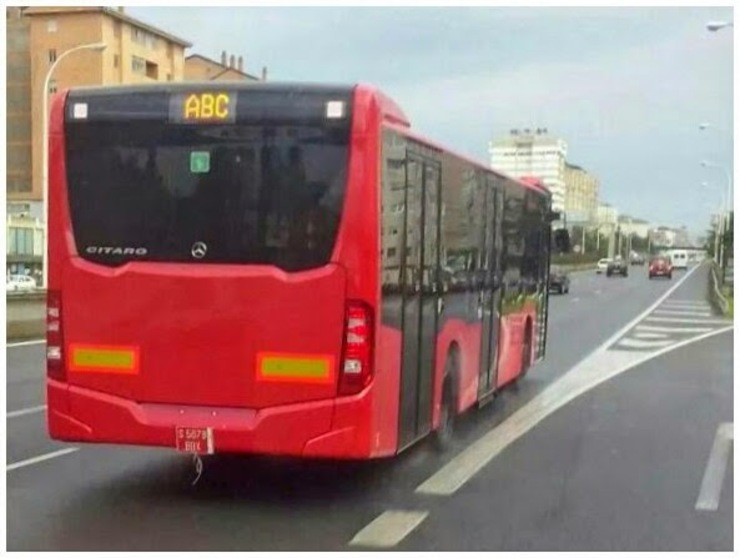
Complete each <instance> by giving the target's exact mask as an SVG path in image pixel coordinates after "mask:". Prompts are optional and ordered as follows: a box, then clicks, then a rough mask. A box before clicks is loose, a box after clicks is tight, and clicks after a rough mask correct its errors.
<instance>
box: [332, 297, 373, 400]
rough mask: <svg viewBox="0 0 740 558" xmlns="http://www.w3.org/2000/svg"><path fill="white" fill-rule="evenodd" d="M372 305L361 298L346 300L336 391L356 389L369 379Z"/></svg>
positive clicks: (371, 344)
mask: <svg viewBox="0 0 740 558" xmlns="http://www.w3.org/2000/svg"><path fill="white" fill-rule="evenodd" d="M373 332H374V329H373V317H372V309H371V308H370V307H369V306H368V305H367V304H365V303H364V302H359V301H350V302H348V303H347V309H346V314H345V324H344V351H343V354H342V368H341V369H340V375H339V394H340V395H352V394H354V393H359V392H360V391H362V389H363V388H365V387H366V386H367V385H368V384H369V383H370V380H371V379H372V352H373V351H372V349H373Z"/></svg>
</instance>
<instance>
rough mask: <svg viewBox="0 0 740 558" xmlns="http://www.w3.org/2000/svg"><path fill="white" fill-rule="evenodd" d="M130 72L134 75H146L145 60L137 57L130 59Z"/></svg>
mask: <svg viewBox="0 0 740 558" xmlns="http://www.w3.org/2000/svg"><path fill="white" fill-rule="evenodd" d="M131 71H132V72H134V73H135V74H145V73H146V60H144V59H143V58H140V57H138V56H134V57H132V58H131Z"/></svg>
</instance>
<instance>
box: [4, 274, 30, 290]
mask: <svg viewBox="0 0 740 558" xmlns="http://www.w3.org/2000/svg"><path fill="white" fill-rule="evenodd" d="M35 288H36V279H34V278H33V277H29V276H28V275H8V277H6V279H5V290H6V291H32V290H34V289H35Z"/></svg>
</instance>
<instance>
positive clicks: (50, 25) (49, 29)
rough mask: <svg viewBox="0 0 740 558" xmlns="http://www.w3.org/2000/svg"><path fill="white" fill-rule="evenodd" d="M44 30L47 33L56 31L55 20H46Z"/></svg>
mask: <svg viewBox="0 0 740 558" xmlns="http://www.w3.org/2000/svg"><path fill="white" fill-rule="evenodd" d="M46 31H47V32H49V33H56V32H57V20H56V19H50V20H49V21H47V22H46Z"/></svg>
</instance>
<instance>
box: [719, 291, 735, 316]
mask: <svg viewBox="0 0 740 558" xmlns="http://www.w3.org/2000/svg"><path fill="white" fill-rule="evenodd" d="M722 294H723V295H724V297H725V298H726V299H727V312H725V315H726V316H727V317H728V318H733V317H734V316H735V294H734V289H733V288H732V287H727V286H725V287H722Z"/></svg>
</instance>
